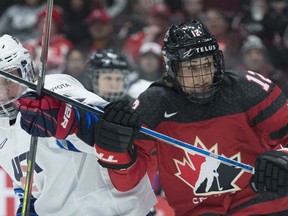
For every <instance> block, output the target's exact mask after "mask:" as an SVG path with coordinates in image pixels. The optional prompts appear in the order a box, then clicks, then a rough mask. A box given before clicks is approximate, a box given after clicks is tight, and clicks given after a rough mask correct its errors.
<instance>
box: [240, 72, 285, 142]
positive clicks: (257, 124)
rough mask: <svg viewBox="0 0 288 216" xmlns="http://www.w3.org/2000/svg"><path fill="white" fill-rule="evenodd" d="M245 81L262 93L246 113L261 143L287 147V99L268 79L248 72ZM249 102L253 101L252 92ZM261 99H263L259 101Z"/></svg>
mask: <svg viewBox="0 0 288 216" xmlns="http://www.w3.org/2000/svg"><path fill="white" fill-rule="evenodd" d="M246 79H247V80H248V81H249V82H250V83H251V82H252V83H254V85H256V86H259V88H258V89H259V91H260V92H263V93H262V95H263V96H261V95H260V94H257V95H258V98H260V100H259V99H258V100H259V102H258V103H257V104H256V105H254V106H252V107H251V108H250V109H249V110H248V111H247V116H248V118H249V121H250V124H251V126H252V128H254V130H255V131H256V133H258V134H259V135H260V137H262V139H263V141H264V142H265V143H267V144H268V145H270V146H272V147H273V146H276V145H279V144H281V145H283V146H287V145H288V126H287V119H288V99H287V97H286V96H285V94H284V93H283V92H282V90H281V89H280V88H279V87H278V86H277V85H275V84H273V83H272V82H271V81H270V80H269V79H267V78H264V77H262V76H261V75H259V74H256V73H253V72H249V73H248V74H247V75H246ZM259 95H260V96H259ZM244 97H246V98H247V97H250V98H249V100H250V101H255V100H257V98H255V97H253V91H252V92H250V96H248V95H247V96H244ZM261 98H263V99H261Z"/></svg>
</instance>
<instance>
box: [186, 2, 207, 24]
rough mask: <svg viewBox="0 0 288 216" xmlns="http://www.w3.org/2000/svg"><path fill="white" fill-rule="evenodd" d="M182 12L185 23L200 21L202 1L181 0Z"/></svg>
mask: <svg viewBox="0 0 288 216" xmlns="http://www.w3.org/2000/svg"><path fill="white" fill-rule="evenodd" d="M182 10H183V13H184V17H185V20H186V21H190V20H193V19H196V20H202V16H203V0H182Z"/></svg>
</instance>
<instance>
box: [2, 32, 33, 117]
mask: <svg viewBox="0 0 288 216" xmlns="http://www.w3.org/2000/svg"><path fill="white" fill-rule="evenodd" d="M0 70H2V71H6V72H12V71H14V72H15V71H16V73H17V75H18V76H20V77H22V78H23V79H25V80H27V81H29V82H34V81H35V80H36V74H35V71H34V68H33V64H32V60H31V58H30V54H29V52H28V50H27V49H25V48H24V47H23V45H22V44H21V43H20V41H19V40H17V39H16V38H14V37H13V36H10V35H8V34H5V35H3V36H1V37H0ZM7 83H9V81H8V80H6V79H4V78H3V77H1V85H0V89H2V90H1V91H2V92H1V98H0V101H1V103H0V117H8V118H9V119H15V118H16V115H17V112H16V110H15V109H14V107H13V106H12V102H13V101H15V100H16V99H17V96H20V95H21V93H23V91H24V90H25V88H24V87H23V86H20V85H19V84H16V83H12V84H13V85H14V86H12V87H11V88H13V91H14V97H12V96H11V95H9V94H8V93H6V92H7V89H6V85H7ZM10 83H11V82H10ZM16 94H17V95H16Z"/></svg>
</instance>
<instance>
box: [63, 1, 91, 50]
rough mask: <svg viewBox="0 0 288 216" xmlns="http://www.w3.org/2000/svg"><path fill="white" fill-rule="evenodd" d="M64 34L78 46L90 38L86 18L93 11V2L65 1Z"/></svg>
mask: <svg viewBox="0 0 288 216" xmlns="http://www.w3.org/2000/svg"><path fill="white" fill-rule="evenodd" d="M61 7H62V8H63V32H64V33H65V35H66V36H67V38H68V39H69V40H71V41H72V43H73V44H74V45H75V46H76V45H78V46H80V45H81V44H83V43H85V41H86V40H87V39H88V38H89V33H88V26H87V24H86V23H85V19H86V17H87V16H88V15H89V13H90V11H91V0H63V1H61Z"/></svg>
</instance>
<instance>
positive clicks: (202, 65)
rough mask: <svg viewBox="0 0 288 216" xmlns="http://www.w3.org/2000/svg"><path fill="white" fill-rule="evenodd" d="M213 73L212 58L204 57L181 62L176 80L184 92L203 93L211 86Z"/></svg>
mask: <svg viewBox="0 0 288 216" xmlns="http://www.w3.org/2000/svg"><path fill="white" fill-rule="evenodd" d="M214 71H215V68H214V64H213V57H212V56H206V57H202V58H197V59H192V60H189V61H185V62H181V63H180V67H179V71H178V74H177V78H178V81H179V83H180V85H181V87H182V89H183V91H184V92H186V93H188V94H191V93H203V92H206V91H208V89H209V88H210V87H211V85H212V84H213V77H214Z"/></svg>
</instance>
